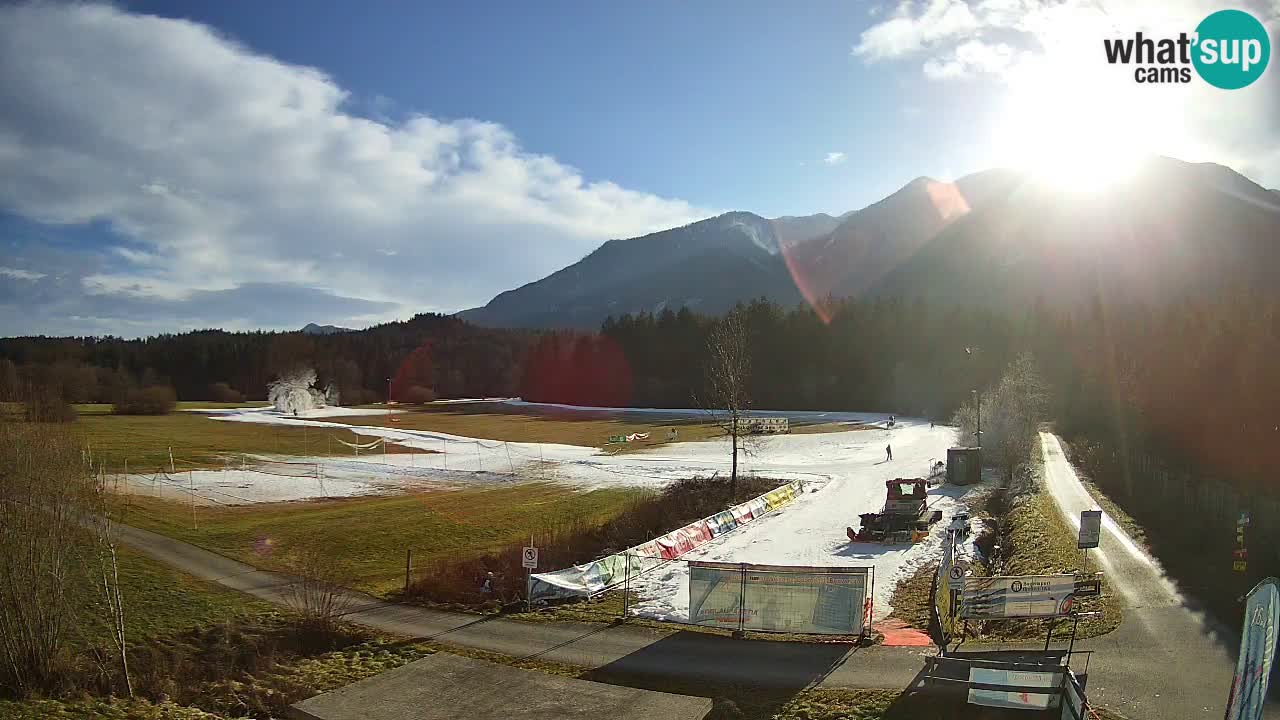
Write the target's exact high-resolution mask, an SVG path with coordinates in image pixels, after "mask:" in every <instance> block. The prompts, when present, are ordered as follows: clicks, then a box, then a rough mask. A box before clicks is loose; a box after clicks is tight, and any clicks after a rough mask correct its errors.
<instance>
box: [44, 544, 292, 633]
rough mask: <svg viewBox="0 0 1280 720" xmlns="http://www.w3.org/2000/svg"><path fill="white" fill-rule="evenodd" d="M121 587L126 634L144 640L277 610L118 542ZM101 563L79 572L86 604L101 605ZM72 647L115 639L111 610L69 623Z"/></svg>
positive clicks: (82, 599) (80, 600)
mask: <svg viewBox="0 0 1280 720" xmlns="http://www.w3.org/2000/svg"><path fill="white" fill-rule="evenodd" d="M116 553H117V558H118V569H119V574H120V592H121V595H122V596H123V598H124V603H125V638H126V640H127V641H128V642H129V643H132V644H140V643H145V642H146V641H148V640H150V639H152V638H155V637H159V636H162V635H169V634H172V633H176V632H180V631H182V630H186V629H188V628H190V627H192V626H195V625H212V624H217V623H222V622H228V621H232V620H237V619H242V618H246V617H254V616H261V615H266V614H270V613H273V612H274V611H275V610H274V608H273V606H271V605H269V604H267V603H265V602H261V601H258V600H255V599H254V598H252V597H250V596H249V595H245V594H242V593H239V592H236V591H235V590H231V589H229V588H225V587H223V586H221V585H218V584H216V583H210V582H205V581H204V580H200V579H198V578H195V577H192V576H190V575H187V574H185V573H182V572H179V571H177V570H174V569H172V568H170V567H168V566H166V565H162V564H161V563H158V562H156V561H155V560H152V559H151V558H149V557H147V556H146V555H143V554H141V553H138V552H136V551H133V550H130V549H129V548H127V547H123V546H117V549H116ZM96 570H97V568H96V566H94V567H90V568H87V569H83V568H82V569H81V572H79V573H77V576H78V577H81V578H83V580H82V582H83V583H84V584H83V585H81V586H80V587H79V588H78V592H79V593H82V595H79V596H77V598H76V599H74V600H73V602H74V603H75V604H76V605H77V606H80V607H96V604H97V603H98V602H99V594H100V593H101V589H100V587H98V586H97V584H96V583H98V582H101V577H100V575H97V574H95V571H96ZM66 632H67V642H68V646H69V647H70V648H72V649H86V648H90V647H103V646H106V645H107V644H109V642H110V640H109V637H110V633H111V629H110V625H109V620H108V619H107V616H106V614H105V613H99V612H86V613H84V614H83V617H82V619H81V621H79V622H76V623H74V624H73V625H72V626H70V627H68V628H67V631H66Z"/></svg>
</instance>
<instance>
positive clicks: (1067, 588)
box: [960, 575, 1076, 618]
mask: <svg viewBox="0 0 1280 720" xmlns="http://www.w3.org/2000/svg"><path fill="white" fill-rule="evenodd" d="M1075 589H1076V579H1075V576H1074V575H1018V576H996V577H967V578H965V582H964V594H963V595H962V597H961V600H960V617H962V618H1033V617H1058V616H1060V615H1066V614H1067V613H1069V612H1071V606H1072V604H1073V603H1074V600H1075Z"/></svg>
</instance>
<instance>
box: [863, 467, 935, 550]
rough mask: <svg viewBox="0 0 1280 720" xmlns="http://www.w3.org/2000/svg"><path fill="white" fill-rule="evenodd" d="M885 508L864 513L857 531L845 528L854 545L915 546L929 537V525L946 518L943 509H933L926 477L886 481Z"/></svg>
mask: <svg viewBox="0 0 1280 720" xmlns="http://www.w3.org/2000/svg"><path fill="white" fill-rule="evenodd" d="M884 485H885V501H884V507H883V508H881V509H880V512H874V513H862V514H861V515H859V516H858V519H859V520H860V521H861V525H860V526H859V528H858V531H857V532H854V530H853V528H845V532H846V534H848V536H849V540H850V541H852V542H884V543H895V542H903V543H915V542H919V541H921V540H923V539H924V538H926V537H928V535H929V526H931V525H933V524H934V523H936V522H938V521H939V520H941V519H942V511H941V510H930V509H929V496H928V488H927V480H926V479H925V478H898V479H896V480H888V481H886V482H885V484H884Z"/></svg>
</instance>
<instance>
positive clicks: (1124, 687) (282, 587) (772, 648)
mask: <svg viewBox="0 0 1280 720" xmlns="http://www.w3.org/2000/svg"><path fill="white" fill-rule="evenodd" d="M1041 442H1042V444H1043V449H1044V452H1045V474H1046V477H1047V482H1048V486H1049V490H1050V492H1051V493H1052V494H1053V497H1054V499H1055V500H1056V501H1057V502H1058V503H1059V506H1060V507H1061V508H1063V510H1064V513H1066V514H1067V515H1068V516H1069V517H1072V516H1074V517H1077V518H1078V516H1079V511H1080V510H1082V509H1089V508H1091V507H1092V506H1093V502H1092V499H1091V498H1090V497H1089V495H1088V493H1087V492H1086V491H1085V490H1084V488H1083V486H1081V485H1080V482H1079V480H1078V479H1077V478H1076V476H1075V472H1074V471H1073V470H1072V468H1071V466H1070V464H1069V463H1067V462H1066V459H1065V457H1064V456H1063V454H1062V449H1061V447H1060V446H1059V444H1058V440H1057V438H1055V437H1053V436H1052V435H1043V436H1042V437H1041ZM117 528H118V531H119V533H120V539H121V540H122V541H123V542H125V543H126V544H128V545H131V546H133V547H135V548H137V549H139V550H141V551H143V552H144V553H146V554H148V555H150V556H152V557H153V558H156V559H157V560H159V561H161V562H164V563H166V564H168V565H171V566H173V567H176V568H179V569H181V570H184V571H185V572H187V573H190V574H192V575H195V576H197V577H200V578H203V579H206V580H211V581H215V582H218V583H221V584H222V585H225V586H227V587H231V588H234V589H236V590H241V591H243V592H246V593H249V594H251V595H254V596H256V597H259V598H261V599H263V600H267V601H269V602H272V603H276V604H281V605H287V604H288V602H289V587H290V585H291V582H292V581H291V579H290V578H288V577H287V576H283V575H280V574H276V573H270V572H266V571H263V570H258V569H256V568H253V567H251V566H248V565H245V564H243V563H240V562H236V561H234V560H230V559H228V558H225V557H223V556H221V555H217V554H215V553H211V552H208V551H206V550H202V549H200V548H197V547H195V546H192V545H189V544H187V543H184V542H181V541H178V540H174V539H172V538H168V537H165V536H162V535H158V534H156V533H151V532H147V531H145V530H139V529H135V528H129V527H123V526H117ZM1099 555H1100V559H1101V563H1102V566H1103V568H1104V570H1105V572H1106V574H1107V583H1108V586H1110V587H1113V588H1115V589H1116V590H1117V591H1118V592H1120V593H1121V594H1122V595H1123V596H1124V599H1125V602H1126V608H1125V613H1126V614H1125V620H1124V622H1123V623H1122V625H1121V627H1120V629H1119V630H1117V631H1116V632H1114V633H1111V634H1110V635H1107V636H1104V637H1102V638H1097V639H1095V640H1093V641H1085V642H1081V643H1077V649H1090V650H1094V651H1096V652H1095V653H1094V656H1093V659H1092V660H1091V661H1090V667H1089V695H1090V699H1091V700H1093V701H1094V702H1096V703H1099V704H1102V705H1105V706H1108V707H1112V708H1115V709H1117V710H1119V711H1121V712H1123V713H1125V714H1127V715H1129V716H1130V717H1133V718H1137V719H1139V720H1204V719H1208V718H1213V719H1214V720H1216V718H1217V717H1220V716H1221V713H1222V707H1223V705H1224V704H1225V702H1226V696H1227V688H1228V686H1229V684H1230V680H1231V671H1232V668H1233V666H1234V659H1233V657H1232V656H1231V655H1230V654H1229V651H1228V650H1227V649H1226V645H1228V644H1229V642H1220V641H1219V640H1218V636H1217V634H1215V633H1214V632H1213V631H1212V629H1211V628H1209V627H1207V625H1206V624H1205V622H1204V619H1203V616H1202V615H1199V614H1198V613H1196V612H1194V611H1192V610H1189V609H1188V608H1186V607H1185V606H1184V604H1183V602H1182V599H1181V598H1180V597H1179V596H1178V595H1177V593H1176V591H1174V589H1173V587H1172V586H1171V585H1170V584H1169V583H1168V581H1167V580H1165V579H1164V576H1163V573H1162V572H1161V571H1160V569H1159V566H1158V565H1157V564H1156V563H1155V562H1154V561H1153V560H1151V558H1149V557H1147V556H1146V555H1145V554H1143V553H1142V551H1141V550H1140V549H1138V548H1137V547H1136V546H1135V545H1134V544H1133V542H1132V541H1130V540H1129V539H1128V538H1127V537H1125V536H1124V534H1123V532H1121V531H1120V529H1119V528H1118V527H1116V526H1115V525H1114V524H1110V523H1108V524H1105V525H1104V533H1103V538H1102V546H1101V548H1100V553H1099ZM350 600H351V603H352V607H353V610H352V611H351V612H350V613H349V619H350V620H352V621H353V622H356V623H359V624H362V625H365V626H368V627H371V628H375V629H378V630H382V631H386V632H390V633H395V634H399V635H404V636H409V637H416V638H427V639H432V640H435V641H437V642H441V643H444V644H449V645H454V646H460V647H468V648H477V649H482V650H489V651H492V652H498V653H502V654H505V655H509V656H513V657H530V656H537V657H542V658H546V659H548V660H553V661H558V662H563V663H570V664H574V665H579V666H583V667H591V668H600V669H602V670H605V671H617V672H622V673H640V674H647V675H657V676H676V677H680V678H684V679H688V678H705V679H707V680H715V681H729V682H736V683H743V684H747V685H755V686H772V687H794V688H799V687H805V686H810V685H820V686H826V687H852V688H892V687H906V686H907V685H908V684H910V683H911V681H912V679H913V678H914V677H915V676H916V674H917V673H918V672H919V671H920V669H921V668H922V666H923V664H924V658H925V656H926V655H929V654H932V651H931V650H929V649H915V648H886V647H873V648H866V649H850V648H849V646H848V645H841V644H803V643H783V642H768V641H745V640H734V639H732V638H727V637H721V636H715V635H708V634H705V633H696V632H687V631H686V632H677V633H674V634H662V633H659V632H657V631H654V630H651V629H648V628H643V627H635V626H629V625H617V626H615V625H600V624H589V623H567V622H555V623H549V622H548V623H530V622H520V621H516V620H509V619H502V618H477V617H476V616H473V615H463V614H459V613H450V612H443V611H437V610H429V609H425V608H419V607H412V606H406V605H396V604H394V603H388V602H385V601H382V600H378V599H376V598H374V597H371V596H368V595H363V594H358V593H352V594H351V596H350ZM1274 709H1275V708H1274V707H1273V708H1271V710H1272V711H1274ZM1267 717H1268V718H1275V717H1280V714H1276V713H1274V712H1271V713H1268V715H1267Z"/></svg>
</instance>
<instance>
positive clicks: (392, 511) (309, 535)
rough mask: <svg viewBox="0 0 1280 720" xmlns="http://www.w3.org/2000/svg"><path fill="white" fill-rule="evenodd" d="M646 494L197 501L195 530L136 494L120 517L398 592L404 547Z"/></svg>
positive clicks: (432, 545)
mask: <svg viewBox="0 0 1280 720" xmlns="http://www.w3.org/2000/svg"><path fill="white" fill-rule="evenodd" d="M645 492H646V491H643V490H637V489H630V488H618V489H606V490H595V491H592V492H586V493H584V492H577V491H574V490H572V489H569V488H565V487H561V486H557V485H550V484H541V483H531V484H521V485H512V486H507V487H501V488H497V489H464V490H456V491H435V492H427V493H417V494H413V495H403V496H397V497H378V498H350V499H343V500H324V501H317V502H306V503H277V504H266V505H253V506H244V507H219V508H201V509H200V510H199V511H198V514H197V523H198V529H193V528H192V527H191V508H190V507H189V506H188V505H183V504H181V503H174V502H169V501H165V500H157V499H155V498H147V497H140V496H135V497H134V498H132V501H131V504H130V509H129V512H128V515H127V516H126V517H123V518H122V521H123V522H125V523H128V524H130V525H135V526H137V527H142V528H146V529H148V530H154V531H156V532H160V533H164V534H166V535H170V536H172V537H176V538H178V539H181V540H185V541H187V542H190V543H192V544H194V545H198V546H200V547H203V548H206V549H208V550H212V551H214V552H217V553H221V554H223V555H226V556H228V557H231V558H235V559H237V560H241V561H244V562H246V563H249V564H252V565H257V566H260V567H265V568H269V569H276V570H288V562H287V558H286V555H287V554H288V549H289V548H291V547H298V546H302V545H306V546H310V547H319V548H323V549H326V550H331V551H332V552H333V554H334V556H335V557H342V558H344V559H345V560H347V561H349V562H350V563H351V564H352V565H353V567H354V569H355V571H356V573H357V578H356V582H357V587H359V588H360V589H362V590H367V591H369V592H374V593H384V594H385V593H388V592H392V591H396V590H400V589H401V588H402V586H403V583H404V565H405V553H406V550H408V549H412V550H413V552H414V558H415V560H414V562H415V565H418V564H426V563H428V562H430V560H431V559H432V558H433V557H441V556H447V555H457V554H460V553H475V554H479V553H483V552H486V551H492V550H497V549H499V548H501V547H503V546H505V545H508V544H510V543H512V542H516V541H518V540H520V539H521V538H527V537H528V536H529V534H530V533H531V532H539V531H543V530H549V529H553V528H557V527H567V526H570V525H573V524H576V523H593V524H598V523H601V522H603V521H604V520H606V519H608V518H610V517H612V516H614V515H616V514H617V513H619V512H621V511H622V509H623V508H625V507H626V506H627V505H628V504H630V503H631V502H632V501H634V500H636V499H638V498H640V497H642V496H643V495H644V494H645Z"/></svg>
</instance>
